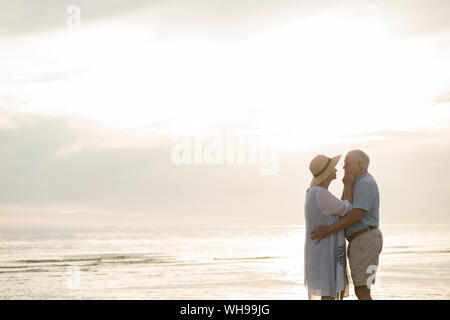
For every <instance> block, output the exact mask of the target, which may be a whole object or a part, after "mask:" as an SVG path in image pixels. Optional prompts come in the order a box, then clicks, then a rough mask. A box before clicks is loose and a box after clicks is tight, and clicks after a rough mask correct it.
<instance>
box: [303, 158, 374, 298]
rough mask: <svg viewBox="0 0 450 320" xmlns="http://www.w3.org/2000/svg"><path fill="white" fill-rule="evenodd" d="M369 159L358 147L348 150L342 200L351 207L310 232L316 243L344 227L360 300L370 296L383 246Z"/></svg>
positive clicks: (352, 272)
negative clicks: (347, 202)
mask: <svg viewBox="0 0 450 320" xmlns="http://www.w3.org/2000/svg"><path fill="white" fill-rule="evenodd" d="M369 163H370V159H369V157H368V156H367V154H365V153H364V152H363V151H361V150H353V151H350V152H349V153H347V156H346V157H345V159H344V170H345V176H344V178H343V179H342V181H343V182H344V191H343V192H342V200H348V201H349V202H352V205H353V209H352V211H351V212H350V213H348V214H347V215H346V216H345V217H343V218H342V219H340V220H339V221H338V222H336V223H334V224H333V225H331V226H328V227H318V228H316V229H314V230H313V232H311V239H312V240H316V242H317V243H318V242H319V241H320V240H322V239H324V238H326V237H328V236H329V235H330V234H333V233H335V232H337V231H339V230H342V229H345V237H346V238H347V240H348V241H349V244H348V260H349V263H350V270H351V276H352V280H353V285H354V286H355V294H356V296H357V297H358V299H359V300H372V297H371V295H370V285H371V284H372V283H371V282H372V281H374V280H375V279H374V274H373V272H376V269H377V267H378V262H379V255H380V253H381V249H382V247H383V235H382V233H381V231H380V229H379V228H378V226H379V206H380V196H379V192H378V186H377V183H376V181H375V179H374V178H373V177H372V175H371V174H370V173H369V172H367V170H368V168H369ZM352 193H353V194H352Z"/></svg>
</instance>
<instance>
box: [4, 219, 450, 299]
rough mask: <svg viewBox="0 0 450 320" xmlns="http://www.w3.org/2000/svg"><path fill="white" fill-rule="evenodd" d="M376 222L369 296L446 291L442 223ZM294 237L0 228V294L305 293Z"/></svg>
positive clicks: (298, 241) (447, 243) (300, 236)
mask: <svg viewBox="0 0 450 320" xmlns="http://www.w3.org/2000/svg"><path fill="white" fill-rule="evenodd" d="M381 230H382V232H383V235H384V248H383V252H382V255H381V257H380V268H379V270H378V277H377V281H376V283H375V285H374V286H373V287H372V295H373V298H374V299H450V225H389V226H382V227H381ZM304 236H305V234H304V227H303V226H302V225H278V226H253V227H250V226H245V227H244V226H240V227H209V228H208V227H196V228H188V227H155V228H134V229H133V228H128V229H120V228H113V227H110V228H95V229H94V228H90V229H78V230H75V229H74V230H69V229H64V230H63V229H59V230H58V229H54V230H51V229H48V230H44V229H36V230H32V229H25V228H21V229H19V228H16V229H7V228H1V229H0V299H169V300H175V299H200V300H201V299H274V300H280V299H307V292H306V290H305V287H304V286H303V246H304ZM346 299H355V296H354V293H353V290H352V289H351V290H350V296H349V297H348V298H346Z"/></svg>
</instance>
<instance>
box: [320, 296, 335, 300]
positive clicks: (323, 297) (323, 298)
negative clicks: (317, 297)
mask: <svg viewBox="0 0 450 320" xmlns="http://www.w3.org/2000/svg"><path fill="white" fill-rule="evenodd" d="M322 300H334V297H328V296H322Z"/></svg>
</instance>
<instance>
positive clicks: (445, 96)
mask: <svg viewBox="0 0 450 320" xmlns="http://www.w3.org/2000/svg"><path fill="white" fill-rule="evenodd" d="M433 102H434V103H436V104H445V103H450V91H447V92H444V93H442V94H441V95H439V96H437V97H435V98H434V99H433Z"/></svg>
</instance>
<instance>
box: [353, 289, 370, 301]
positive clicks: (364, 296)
mask: <svg viewBox="0 0 450 320" xmlns="http://www.w3.org/2000/svg"><path fill="white" fill-rule="evenodd" d="M355 294H356V296H357V297H358V300H372V297H371V296H370V289H369V288H367V286H358V287H355Z"/></svg>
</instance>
